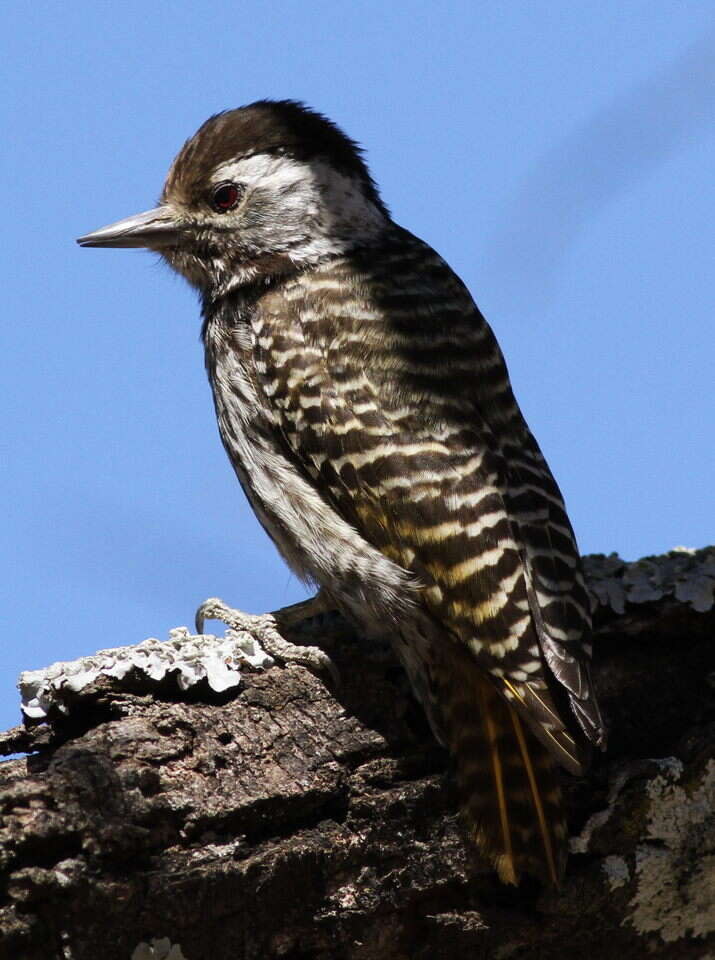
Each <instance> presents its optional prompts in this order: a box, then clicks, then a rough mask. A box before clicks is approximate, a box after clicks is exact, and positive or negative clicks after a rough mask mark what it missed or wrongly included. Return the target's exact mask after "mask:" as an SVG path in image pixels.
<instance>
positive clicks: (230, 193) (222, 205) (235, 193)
mask: <svg viewBox="0 0 715 960" xmlns="http://www.w3.org/2000/svg"><path fill="white" fill-rule="evenodd" d="M240 196H241V191H240V190H239V189H238V186H237V184H235V183H221V184H219V186H218V187H216V188H215V190H214V192H213V193H212V194H211V203H212V205H213V208H214V210H216V211H218V213H227V212H228V211H229V210H233V208H234V207H235V206H236V204H237V203H238V201H239V198H240Z"/></svg>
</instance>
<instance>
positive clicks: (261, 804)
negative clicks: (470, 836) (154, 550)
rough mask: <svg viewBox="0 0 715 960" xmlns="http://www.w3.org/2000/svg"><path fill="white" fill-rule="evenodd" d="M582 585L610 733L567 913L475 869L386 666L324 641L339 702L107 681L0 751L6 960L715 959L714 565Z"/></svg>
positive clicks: (646, 570) (315, 680)
mask: <svg viewBox="0 0 715 960" xmlns="http://www.w3.org/2000/svg"><path fill="white" fill-rule="evenodd" d="M588 569H589V575H590V578H591V586H592V590H593V592H594V596H595V597H596V598H597V600H598V603H599V605H598V609H597V612H596V624H597V635H596V669H595V678H596V684H597V688H598V691H599V695H600V698H601V701H602V706H603V709H604V713H605V714H606V716H607V718H608V722H609V727H610V731H611V735H610V746H609V751H608V753H607V754H606V755H605V756H599V757H597V758H596V761H595V764H594V768H593V771H592V773H591V774H590V775H589V777H588V778H585V779H583V780H578V781H576V780H573V779H571V778H569V777H567V776H564V784H565V788H566V791H567V793H568V796H569V803H570V811H571V826H572V834H573V837H574V839H573V841H572V845H573V849H574V851H575V852H574V853H573V854H572V856H571V858H570V862H569V867H568V872H567V877H566V882H565V884H564V887H563V889H562V890H561V891H560V892H557V893H555V892H548V891H543V890H540V889H538V888H537V887H535V886H534V887H529V886H527V887H524V888H520V889H519V890H514V889H511V888H505V887H502V886H500V885H499V884H498V882H497V881H496V879H495V877H494V875H493V874H492V872H491V870H490V869H489V868H488V867H487V866H486V865H485V864H483V863H480V862H479V861H478V860H476V859H475V858H474V856H473V855H471V854H470V853H469V851H468V850H467V849H466V848H465V845H464V843H463V838H462V834H461V832H460V826H459V818H458V815H457V806H456V797H455V792H454V789H453V787H452V783H451V778H450V775H449V771H448V762H447V758H446V756H445V754H444V752H443V751H442V750H441V749H440V748H439V747H438V746H437V745H436V744H435V743H434V741H433V739H432V738H431V735H430V733H429V730H428V728H427V725H426V723H425V721H424V718H423V716H422V714H421V712H420V709H419V707H418V706H417V705H416V704H415V703H414V701H413V700H412V698H411V696H410V694H409V691H408V688H407V683H406V680H405V678H404V676H403V674H402V672H401V670H400V669H399V667H398V666H397V664H396V662H395V661H394V660H393V658H392V654H391V652H390V650H389V646H388V645H387V644H381V643H377V642H372V643H366V642H365V641H363V640H360V639H359V638H356V637H354V636H352V635H351V634H350V631H349V630H347V628H344V627H343V628H340V629H338V628H337V627H335V628H334V629H332V630H331V631H330V632H329V633H326V635H325V636H324V638H323V639H324V646H325V649H327V650H328V652H329V653H330V654H331V656H332V657H333V659H334V661H335V663H336V665H337V667H338V669H339V671H340V676H341V681H342V682H341V684H340V687H339V688H338V689H333V688H332V687H331V685H330V684H329V683H326V682H325V681H324V680H323V679H321V678H319V677H316V676H314V675H312V674H311V673H310V672H308V671H307V670H306V669H305V668H303V667H299V666H289V667H283V668H281V667H272V668H270V669H268V670H251V669H250V668H249V669H247V670H244V672H243V675H242V681H241V685H240V688H239V689H238V690H232V691H227V692H225V693H223V694H216V693H214V692H212V691H211V690H210V689H209V687H208V685H207V684H206V683H205V682H204V683H199V684H196V685H194V686H193V687H191V689H190V690H189V691H188V692H185V693H180V692H179V691H177V690H176V688H175V685H172V684H171V683H170V681H169V680H168V679H167V680H164V681H162V682H161V683H160V684H158V685H157V684H154V685H152V686H150V685H149V684H148V682H147V680H146V678H145V677H142V676H139V675H136V674H133V673H130V674H129V675H127V676H125V677H124V678H123V679H121V680H117V679H112V678H108V677H100V678H99V679H97V680H96V681H94V682H93V683H92V685H91V686H90V687H88V688H86V689H84V690H82V692H81V693H80V694H76V693H75V694H70V693H68V694H67V700H68V703H69V704H70V709H69V713H68V714H67V715H65V716H63V715H56V716H54V717H51V722H50V723H49V724H47V723H45V724H42V725H39V726H32V727H26V728H22V727H19V728H15V729H14V730H13V731H9V732H8V733H7V734H5V735H2V736H0V747H1V748H2V751H3V752H4V753H9V752H13V751H14V752H27V755H26V756H24V757H22V758H20V759H13V760H9V761H6V762H5V763H3V764H2V765H0V818H1V819H0V958H2V960H5V958H8V960H9V958H12V960H53V958H63V960H70V958H71V960H90V958H91V960H100V958H101V960H129V958H134V960H149V958H153V960H164V958H171V960H180V958H182V957H183V958H186V960H243V958H245V960H254V958H255V960H257V958H262V960H264V958H274V957H275V958H278V957H281V958H288V960H308V958H321V960H322V958H325V960H339V958H351V960H352V958H354V960H393V958H394V960H397V958H400V960H408V958H409V960H421V958H424V960H427V958H430V960H439V958H445V960H446V958H450V960H455V958H461V957H470V958H472V957H485V958H498V960H502V958H507V957H510V958H512V957H513V958H532V957H533V958H537V957H538V958H540V960H550V958H556V957H558V958H562V957H564V956H569V955H571V953H572V952H575V953H576V954H580V955H582V956H587V957H589V958H591V960H599V958H604V960H605V958H609V960H610V958H612V957H619V958H620V960H626V958H632V957H633V958H635V957H646V956H648V957H650V956H658V957H668V958H671V957H672V958H691V957H692V958H698V960H705V958H707V957H712V956H714V955H715V839H714V835H715V829H714V828H715V759H714V756H715V751H714V749H713V744H714V741H715V736H714V734H715V709H714V707H713V678H714V674H713V670H714V669H715V663H714V661H713V655H712V635H713V627H714V626H715V614H713V611H712V609H709V606H711V604H712V588H713V585H715V551H714V550H712V549H711V550H709V551H699V552H698V553H696V554H692V553H688V554H685V553H679V554H671V555H668V556H666V557H664V558H658V559H653V560H650V561H642V562H641V563H640V564H639V565H637V564H630V565H626V564H623V563H622V562H621V561H619V560H617V558H614V557H611V558H592V559H591V560H590V562H589V566H588ZM614 608H615V609H614ZM654 758H655V759H654Z"/></svg>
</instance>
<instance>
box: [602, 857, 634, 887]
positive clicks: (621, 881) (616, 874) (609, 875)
mask: <svg viewBox="0 0 715 960" xmlns="http://www.w3.org/2000/svg"><path fill="white" fill-rule="evenodd" d="M601 867H602V868H603V872H604V873H605V874H606V880H607V882H608V886H609V887H610V889H611V891H613V890H617V889H618V888H619V887H625V885H626V884H627V883H628V881H629V880H630V879H631V871H630V869H629V867H628V864H627V863H626V861H625V860H624V859H623V857H617V856H610V857H606V859H605V860H604V861H603V863H602V864H601Z"/></svg>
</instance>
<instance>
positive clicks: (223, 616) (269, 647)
mask: <svg viewBox="0 0 715 960" xmlns="http://www.w3.org/2000/svg"><path fill="white" fill-rule="evenodd" d="M278 615H280V611H278ZM206 620H219V621H220V622H221V623H224V624H225V625H226V626H227V627H229V629H231V630H237V631H245V632H246V633H250V634H251V636H253V637H254V638H255V639H256V640H257V641H258V643H259V644H260V645H261V647H262V648H263V650H265V652H266V653H267V654H268V655H269V656H271V657H273V658H274V659H275V660H278V661H280V662H281V663H284V664H285V663H299V664H301V665H302V666H305V667H308V668H309V669H310V670H313V671H315V672H317V673H321V674H325V673H329V674H330V676H331V678H332V680H333V683H334V684H335V685H336V686H337V685H338V684H339V682H340V676H339V674H338V671H337V668H336V666H335V664H334V663H333V661H332V660H331V659H330V657H329V656H328V654H327V653H325V651H324V650H321V649H320V647H314V646H302V645H300V644H296V643H292V642H291V641H290V640H287V639H286V638H285V637H284V636H283V634H282V633H281V631H280V628H279V626H278V623H277V621H276V616H275V615H274V614H272V613H263V614H251V613H244V612H243V611H241V610H235V609H234V608H233V607H229V606H228V605H227V604H225V603H224V602H223V601H222V600H219V599H218V597H210V598H209V599H208V600H204V602H203V603H202V604H201V606H200V607H199V608H198V610H197V611H196V632H197V633H199V634H202V633H203V632H204V623H205V621H206Z"/></svg>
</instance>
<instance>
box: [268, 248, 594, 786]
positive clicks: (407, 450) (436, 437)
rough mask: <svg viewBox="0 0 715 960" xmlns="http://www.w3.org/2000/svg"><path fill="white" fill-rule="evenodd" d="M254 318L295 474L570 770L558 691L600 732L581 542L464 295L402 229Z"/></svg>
mask: <svg viewBox="0 0 715 960" xmlns="http://www.w3.org/2000/svg"><path fill="white" fill-rule="evenodd" d="M253 322H254V342H255V359H256V368H257V372H258V375H259V380H260V382H261V384H262V386H263V389H264V390H265V391H266V394H267V396H268V397H269V398H270V400H271V402H272V404H273V406H274V408H275V409H277V410H278V411H279V416H280V423H281V429H282V431H283V434H284V437H285V440H286V441H287V444H288V446H289V448H290V449H291V450H292V452H293V454H294V456H295V457H296V459H297V460H298V461H299V463H300V465H301V467H302V468H303V469H304V470H305V471H306V472H307V473H308V474H309V475H310V476H311V477H312V479H313V482H314V483H315V484H316V486H318V487H319V488H320V489H321V490H323V491H327V492H328V493H329V496H330V497H331V499H332V502H333V503H334V505H335V507H336V509H337V510H338V512H339V513H340V514H341V516H342V517H343V518H344V519H346V520H348V521H349V522H350V523H351V524H353V526H354V527H355V528H356V529H357V530H358V531H359V532H360V533H361V535H362V536H363V537H364V538H365V539H366V540H368V541H369V542H370V543H372V544H373V546H376V547H377V548H378V549H379V550H381V551H382V552H383V553H384V554H385V555H386V556H388V557H389V558H390V559H392V560H394V561H395V562H397V563H398V564H400V565H401V566H402V567H404V568H405V569H407V570H410V571H412V572H414V573H415V574H416V575H417V577H418V578H419V580H420V582H421V584H422V587H423V590H422V596H423V600H424V603H425V607H426V609H427V610H428V611H429V614H430V615H431V617H432V618H433V620H434V621H435V622H437V623H439V624H441V625H442V627H443V629H444V631H445V632H446V633H447V634H448V636H449V637H450V638H452V639H453V640H455V641H459V642H460V643H461V644H462V646H463V647H465V648H466V649H468V650H469V651H471V653H472V654H473V655H474V657H475V658H476V660H477V662H478V663H479V664H480V665H481V667H482V668H483V669H484V670H486V671H488V672H489V673H490V674H491V676H492V678H493V680H494V682H495V684H496V686H497V689H498V690H499V692H500V693H501V694H502V695H503V696H504V697H505V698H506V699H507V700H508V701H510V702H511V703H512V704H513V705H514V706H515V707H517V708H518V709H519V710H520V712H521V713H522V714H523V716H524V717H525V718H526V719H527V720H528V722H529V724H530V725H531V727H532V729H533V730H534V732H535V733H536V734H537V736H538V737H539V738H540V739H541V740H542V741H543V742H544V743H545V744H546V745H547V747H549V749H551V750H552V752H553V753H554V754H555V755H556V756H557V757H558V759H559V760H560V761H561V762H562V763H563V764H564V765H565V766H566V767H568V768H569V769H572V770H575V771H578V770H580V769H581V758H580V753H579V749H578V748H577V746H576V744H575V742H574V737H573V735H572V734H573V724H572V722H571V720H572V717H571V716H570V711H569V710H568V709H567V710H566V711H565V710H564V708H563V702H562V701H564V699H565V701H566V702H567V703H568V702H570V704H571V708H572V710H573V713H574V714H575V716H576V718H577V719H578V721H579V724H580V726H581V728H582V729H583V730H584V731H585V733H586V734H587V736H588V737H589V739H591V740H593V741H595V742H598V740H599V737H600V736H601V733H602V726H601V721H600V716H599V715H598V709H597V707H596V703H595V698H594V696H593V691H592V686H591V682H590V676H589V671H588V654H589V649H588V647H587V645H586V644H587V639H588V634H589V630H590V622H589V606H588V596H587V594H586V591H585V587H584V585H583V580H582V577H581V573H580V567H579V559H578V552H577V548H576V545H575V541H574V538H573V533H572V531H571V527H570V525H569V522H568V519H567V517H566V513H565V510H564V507H563V502H562V500H561V496H560V493H559V491H558V488H557V486H556V484H555V482H554V480H553V478H552V477H551V473H550V472H549V469H548V467H547V465H546V463H545V461H544V460H543V457H542V456H541V454H540V451H539V449H538V446H537V445H536V443H535V441H534V440H533V438H532V436H531V434H530V432H529V430H528V428H527V426H526V424H525V423H524V421H523V418H522V417H521V414H520V412H519V410H518V407H517V406H516V402H515V401H514V398H513V395H512V393H511V389H510V386H509V380H508V374H507V371H506V367H505V365H504V361H503V358H502V356H501V352H500V351H499V348H498V345H497V344H496V341H495V339H494V337H493V334H492V332H491V330H490V328H489V327H488V325H487V324H486V321H485V320H484V319H483V317H482V316H481V314H480V313H479V311H478V310H477V308H476V306H475V305H474V302H473V301H472V299H471V297H470V295H469V293H468V292H467V290H466V288H465V287H464V286H463V285H462V284H461V282H460V281H459V280H458V278H457V277H456V276H455V275H454V273H453V272H452V271H451V270H450V268H449V267H448V266H447V265H446V264H445V263H444V261H442V260H441V258H439V257H438V256H437V254H435V253H434V251H432V250H431V249H430V248H429V247H427V246H426V245H425V244H422V243H421V241H418V240H416V239H415V238H413V237H411V235H409V234H406V233H404V232H400V235H399V237H398V239H397V242H395V243H394V245H393V246H388V247H386V248H385V249H384V250H382V251H377V252H374V251H373V252H372V253H371V255H370V256H367V255H365V254H355V255H353V256H351V257H350V258H345V259H342V260H337V261H333V262H331V263H330V264H326V265H324V266H322V267H321V268H319V269H317V270H315V271H312V272H311V273H309V274H303V275H300V276H299V277H298V278H297V279H295V280H294V281H292V282H291V283H289V284H287V285H285V286H284V287H283V288H282V289H281V290H276V291H275V292H274V293H273V294H272V295H268V296H266V297H264V298H263V300H262V301H261V304H260V308H259V309H258V310H257V311H256V315H255V319H254V321H253Z"/></svg>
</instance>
